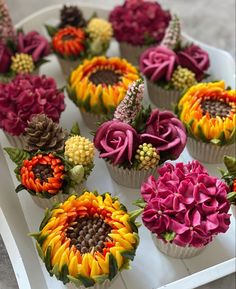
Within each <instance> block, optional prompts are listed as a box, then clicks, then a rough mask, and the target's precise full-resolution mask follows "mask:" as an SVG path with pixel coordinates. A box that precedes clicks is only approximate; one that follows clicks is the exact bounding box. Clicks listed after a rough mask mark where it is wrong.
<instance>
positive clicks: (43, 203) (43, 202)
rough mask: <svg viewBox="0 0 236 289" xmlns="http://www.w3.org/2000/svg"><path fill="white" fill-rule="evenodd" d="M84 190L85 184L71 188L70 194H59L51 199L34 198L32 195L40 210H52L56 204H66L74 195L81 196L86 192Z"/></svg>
mask: <svg viewBox="0 0 236 289" xmlns="http://www.w3.org/2000/svg"><path fill="white" fill-rule="evenodd" d="M84 188H85V183H84V182H83V183H81V184H79V185H77V186H76V187H75V188H70V192H69V194H62V193H59V194H57V195H55V196H54V197H52V198H50V199H47V198H41V197H38V196H33V195H31V197H32V199H33V201H34V202H35V203H36V204H37V205H38V206H39V207H40V208H43V209H46V208H51V207H52V206H53V205H54V204H56V203H62V202H64V201H65V200H66V199H67V198H68V197H69V196H70V195H71V194H73V193H74V194H77V195H80V194H81V193H82V191H83V190H84Z"/></svg>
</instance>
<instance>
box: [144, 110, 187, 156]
mask: <svg viewBox="0 0 236 289" xmlns="http://www.w3.org/2000/svg"><path fill="white" fill-rule="evenodd" d="M141 141H142V142H146V143H151V144H153V145H154V146H155V147H156V148H157V150H158V151H159V153H160V155H161V158H162V159H167V158H169V157H170V158H172V159H177V158H178V157H179V155H180V154H181V152H182V151H183V150H184V147H185V145H186V142H187V136H186V131H185V128H184V126H183V124H182V123H181V121H180V120H178V119H177V117H176V116H175V115H174V114H173V113H172V112H170V111H159V109H155V110H153V111H152V112H151V115H150V117H149V119H148V121H147V124H146V129H145V132H144V133H143V134H142V135H141Z"/></svg>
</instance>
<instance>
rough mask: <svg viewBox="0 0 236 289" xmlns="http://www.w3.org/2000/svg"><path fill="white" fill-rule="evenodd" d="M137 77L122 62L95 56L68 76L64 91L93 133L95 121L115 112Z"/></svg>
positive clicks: (134, 69) (131, 69)
mask: <svg viewBox="0 0 236 289" xmlns="http://www.w3.org/2000/svg"><path fill="white" fill-rule="evenodd" d="M139 78H140V76H139V72H138V70H137V69H136V68H135V67H134V66H132V65H131V64H130V63H128V62H127V61H126V60H125V59H121V58H118V57H111V58H106V57H104V56H100V57H94V58H92V59H91V60H85V61H84V62H83V63H82V64H81V65H80V66H78V68H76V69H75V70H74V71H73V72H72V73H71V76H70V79H69V83H68V86H67V91H68V95H69V97H70V98H71V99H72V100H73V102H74V103H75V105H77V106H78V107H79V108H80V112H81V114H82V117H83V119H84V121H85V123H86V125H87V126H88V127H89V128H90V129H92V130H95V129H96V127H97V123H98V122H101V121H102V119H103V118H104V117H105V116H106V115H109V114H111V113H113V112H114V110H115V108H116V107H117V105H118V104H119V103H120V102H121V100H122V99H123V98H124V96H125V94H126V91H127V89H128V86H129V84H131V83H132V82H133V81H135V80H137V79H139Z"/></svg>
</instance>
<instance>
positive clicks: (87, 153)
mask: <svg viewBox="0 0 236 289" xmlns="http://www.w3.org/2000/svg"><path fill="white" fill-rule="evenodd" d="M24 138H25V143H26V149H25V150H20V149H17V148H5V150H6V152H7V153H8V154H9V156H10V158H11V159H12V161H13V162H15V163H16V165H17V168H16V170H15V172H16V176H17V179H18V180H19V181H20V183H21V184H20V185H19V186H18V187H17V188H16V192H19V191H21V190H27V191H28V192H29V193H30V194H31V195H32V198H33V200H34V201H35V203H36V204H37V205H38V206H40V207H42V208H48V207H50V206H52V205H53V204H54V203H56V202H61V201H63V200H64V199H65V198H67V197H68V195H69V194H71V193H73V192H74V191H76V192H77V193H79V192H82V191H83V188H84V182H85V181H86V179H87V177H88V176H89V174H90V173H91V171H92V169H93V166H94V164H93V158H94V146H93V143H91V142H90V141H89V140H88V139H86V138H84V137H82V136H80V135H79V128H78V125H77V124H75V125H74V126H73V128H72V130H71V132H70V133H69V132H67V131H66V130H63V129H62V128H61V127H60V126H59V125H58V124H57V123H54V122H53V121H52V120H51V119H50V118H48V117H47V116H46V115H45V114H39V115H35V116H34V117H32V119H31V121H29V122H28V126H27V128H26V132H25V136H24Z"/></svg>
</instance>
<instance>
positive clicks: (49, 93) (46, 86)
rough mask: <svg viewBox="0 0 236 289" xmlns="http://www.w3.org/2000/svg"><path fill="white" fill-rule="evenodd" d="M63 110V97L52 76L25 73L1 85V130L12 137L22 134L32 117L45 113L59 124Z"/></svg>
mask: <svg viewBox="0 0 236 289" xmlns="http://www.w3.org/2000/svg"><path fill="white" fill-rule="evenodd" d="M64 109H65V103H64V94H63V92H61V91H60V90H58V89H57V87H56V82H55V80H54V79H53V78H51V77H46V76H36V75H28V74H24V75H17V76H16V77H15V78H14V79H13V80H12V81H11V82H9V83H7V84H3V83H0V127H1V128H2V129H3V130H4V131H6V132H8V133H10V134H12V135H20V134H21V133H23V132H24V129H25V127H26V126H27V121H28V120H30V118H31V116H32V115H34V114H38V113H45V114H46V115H47V116H48V117H50V118H51V119H53V121H55V122H58V121H59V118H60V115H61V112H62V111H63V110H64Z"/></svg>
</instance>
